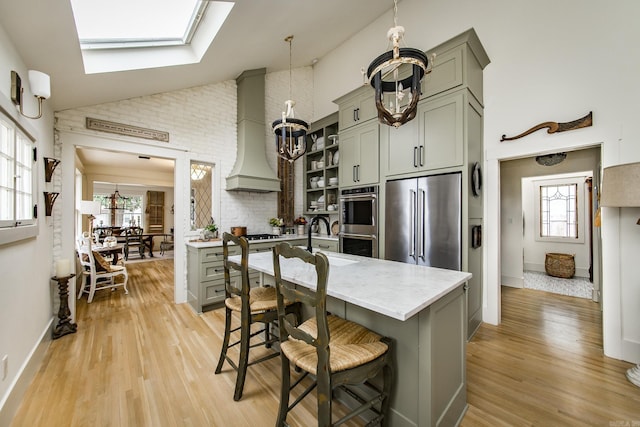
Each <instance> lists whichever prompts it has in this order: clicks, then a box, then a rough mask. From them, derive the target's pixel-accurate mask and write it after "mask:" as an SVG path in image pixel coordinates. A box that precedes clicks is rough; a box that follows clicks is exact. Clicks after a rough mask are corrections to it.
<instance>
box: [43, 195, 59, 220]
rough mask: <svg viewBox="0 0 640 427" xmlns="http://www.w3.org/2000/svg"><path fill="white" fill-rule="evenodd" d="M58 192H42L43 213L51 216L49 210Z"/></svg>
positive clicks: (51, 208)
mask: <svg viewBox="0 0 640 427" xmlns="http://www.w3.org/2000/svg"><path fill="white" fill-rule="evenodd" d="M59 194H60V193H49V192H48V191H45V192H44V209H45V215H47V216H51V212H52V211H53V204H54V203H55V201H56V199H57V198H58V195H59Z"/></svg>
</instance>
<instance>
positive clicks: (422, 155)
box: [420, 145, 424, 166]
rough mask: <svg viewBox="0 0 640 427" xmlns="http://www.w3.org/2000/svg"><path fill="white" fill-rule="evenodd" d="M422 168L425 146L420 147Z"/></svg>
mask: <svg viewBox="0 0 640 427" xmlns="http://www.w3.org/2000/svg"><path fill="white" fill-rule="evenodd" d="M420 166H424V145H421V146H420Z"/></svg>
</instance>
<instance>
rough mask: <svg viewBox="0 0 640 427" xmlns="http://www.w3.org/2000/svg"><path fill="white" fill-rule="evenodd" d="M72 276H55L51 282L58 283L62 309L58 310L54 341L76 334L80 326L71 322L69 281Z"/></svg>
mask: <svg viewBox="0 0 640 427" xmlns="http://www.w3.org/2000/svg"><path fill="white" fill-rule="evenodd" d="M74 276H75V274H71V275H69V276H66V277H57V276H53V277H52V278H51V280H55V281H56V282H58V293H59V295H60V308H59V309H58V324H57V325H56V327H55V328H53V334H52V335H53V339H54V340H55V339H58V338H60V337H62V336H65V335H67V334H74V333H75V332H76V331H77V330H78V325H77V324H75V323H72V322H71V310H69V279H71V278H72V277H74Z"/></svg>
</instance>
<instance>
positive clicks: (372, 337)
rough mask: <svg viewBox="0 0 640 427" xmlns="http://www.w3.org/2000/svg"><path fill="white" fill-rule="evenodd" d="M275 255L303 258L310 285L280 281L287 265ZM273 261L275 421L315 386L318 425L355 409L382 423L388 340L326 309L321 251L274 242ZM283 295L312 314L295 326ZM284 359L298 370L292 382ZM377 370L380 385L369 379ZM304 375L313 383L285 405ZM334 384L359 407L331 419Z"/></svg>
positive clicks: (389, 372)
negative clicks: (277, 354)
mask: <svg viewBox="0 0 640 427" xmlns="http://www.w3.org/2000/svg"><path fill="white" fill-rule="evenodd" d="M281 257H283V258H293V259H298V260H301V261H304V262H305V263H308V264H309V265H310V268H313V269H315V272H316V275H317V286H316V290H315V291H312V290H308V291H307V292H302V291H301V290H299V289H296V288H295V286H294V285H292V284H291V283H288V282H285V281H283V280H282V268H283V267H285V268H286V267H287V265H286V263H285V262H282V263H281ZM273 265H274V272H275V278H276V290H277V298H278V322H279V324H280V351H281V354H282V356H281V359H282V385H281V390H280V408H279V411H278V420H277V422H276V426H284V425H286V418H287V414H288V412H289V411H290V410H291V409H293V408H294V407H295V406H296V405H297V404H298V403H299V402H300V401H301V400H302V399H303V398H304V397H305V396H306V395H307V394H308V393H309V392H311V391H312V390H313V389H314V388H316V387H317V390H316V398H317V402H318V426H323V427H324V426H337V425H340V424H342V423H344V422H346V421H347V420H349V419H351V418H353V417H355V416H357V415H360V414H368V415H371V416H370V417H369V418H367V419H368V420H369V422H368V424H367V425H378V424H379V425H383V426H386V425H388V424H389V417H388V414H389V396H390V394H391V385H392V383H393V365H392V356H391V354H392V342H391V339H389V338H386V337H381V336H380V335H378V334H376V333H375V332H372V331H370V330H368V329H366V328H365V327H363V326H361V325H359V324H357V323H354V322H351V321H348V320H345V319H342V318H340V317H337V316H334V315H329V314H327V312H326V298H327V277H328V272H329V261H328V259H327V257H326V256H325V255H324V254H323V253H317V254H311V253H309V252H307V251H306V250H304V249H302V248H294V247H291V246H290V245H289V244H288V243H280V244H279V245H276V246H275V247H274V248H273ZM297 271H299V270H297ZM285 299H286V300H289V301H295V302H301V303H303V304H304V305H305V306H308V307H309V308H310V309H311V311H312V312H315V316H314V317H312V318H310V319H309V320H306V321H305V322H304V323H302V324H301V325H299V326H295V325H294V324H293V323H291V322H290V321H289V319H288V317H287V313H286V312H285V311H284V305H283V301H285ZM290 364H293V365H294V367H295V368H296V370H301V371H302V375H301V376H300V378H298V379H297V380H296V381H295V382H294V383H293V385H292V386H290V383H291V369H290ZM379 373H382V379H383V386H382V387H379V386H378V385H374V384H373V383H372V382H369V380H370V379H371V378H373V377H375V376H377V375H378V374H379ZM308 375H311V376H312V377H314V382H313V384H311V385H310V386H309V387H307V388H306V389H305V390H304V391H302V393H301V394H300V395H299V397H298V398H297V399H296V400H295V401H294V402H293V404H292V405H291V406H289V395H290V393H291V391H292V390H293V389H294V388H295V387H296V386H297V385H298V384H300V382H301V381H302V380H303V379H304V378H305V377H307V376H308ZM355 385H361V387H365V388H367V389H371V392H367V393H362V390H358V389H357V388H354V387H348V386H355ZM335 388H341V389H343V390H344V391H345V392H346V393H348V395H349V396H350V397H352V398H354V399H355V400H356V401H357V402H358V404H359V405H360V406H358V407H357V408H355V409H354V410H353V411H351V412H350V413H349V414H347V415H345V416H344V417H342V418H341V419H340V420H338V421H336V422H335V423H332V421H331V418H332V417H331V401H332V397H333V390H334V389H335ZM372 393H373V397H371V395H372ZM365 395H366V396H367V397H364V396H365ZM367 411H371V412H370V413H367Z"/></svg>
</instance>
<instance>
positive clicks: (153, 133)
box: [86, 117, 169, 142]
mask: <svg viewBox="0 0 640 427" xmlns="http://www.w3.org/2000/svg"><path fill="white" fill-rule="evenodd" d="M86 126H87V129H92V130H98V131H101V132H109V133H115V134H118V135H126V136H133V137H136V138H144V139H152V140H154V141H160V142H169V132H164V131H160V130H154V129H147V128H142V127H138V126H131V125H126V124H123V123H116V122H110V121H107V120H100V119H94V118H92V117H87V121H86Z"/></svg>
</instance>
